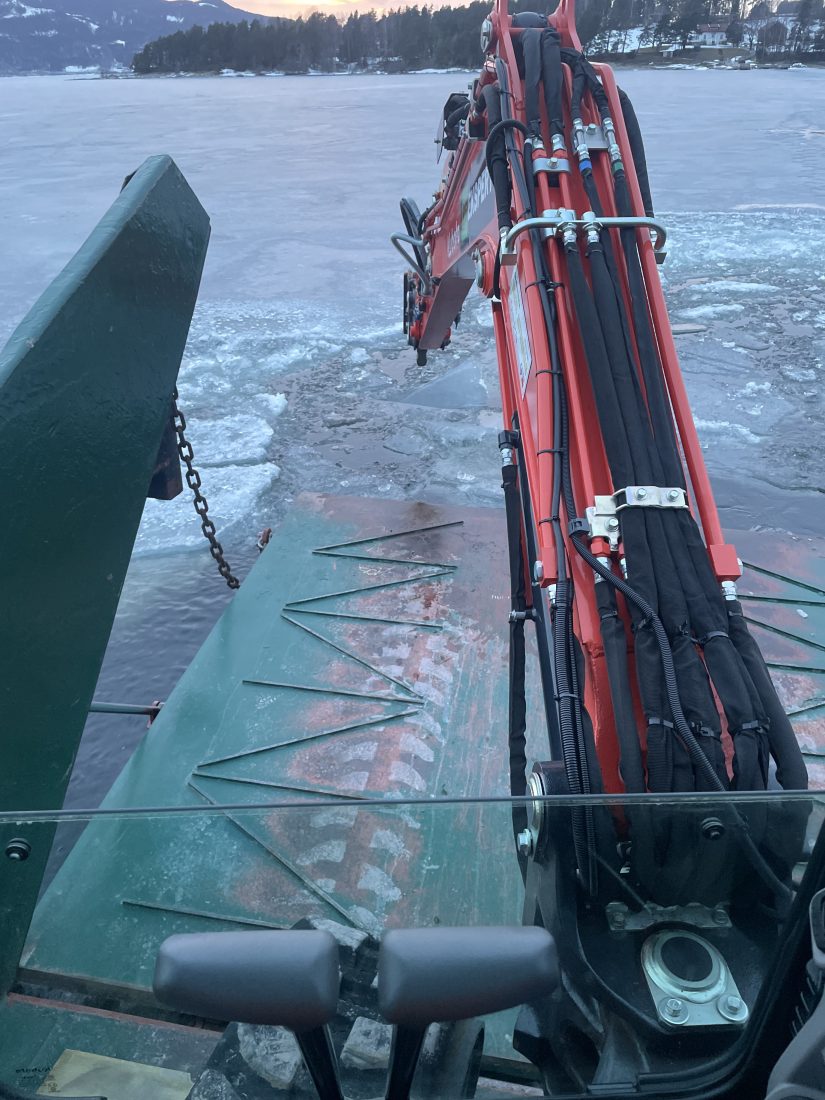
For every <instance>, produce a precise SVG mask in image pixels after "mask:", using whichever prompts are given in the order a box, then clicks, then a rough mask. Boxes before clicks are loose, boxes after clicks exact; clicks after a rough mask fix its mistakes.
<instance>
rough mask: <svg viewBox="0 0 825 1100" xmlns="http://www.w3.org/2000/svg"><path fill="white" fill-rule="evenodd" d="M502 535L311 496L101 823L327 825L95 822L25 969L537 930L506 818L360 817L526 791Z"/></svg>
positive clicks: (78, 968)
mask: <svg viewBox="0 0 825 1100" xmlns="http://www.w3.org/2000/svg"><path fill="white" fill-rule="evenodd" d="M503 539H504V528H503V523H502V519H501V516H500V514H499V513H498V512H496V511H488V510H483V509H481V510H477V511H469V510H466V511H459V510H449V511H445V510H443V509H441V508H437V507H433V506H431V505H424V504H416V503H400V502H390V501H381V502H377V501H362V500H353V499H348V498H335V497H322V496H305V497H302V498H301V499H300V500H299V501H298V502H297V503H296V505H295V506H294V507H293V509H292V510H291V513H290V515H289V517H288V518H287V520H286V521H285V523H284V525H283V526H282V527H281V529H280V530H279V531H277V532H276V534H275V535H274V536H273V538H272V540H271V542H270V543H269V545H268V546H267V548H266V550H265V551H264V553H263V555H262V557H261V560H260V561H259V563H258V564H257V566H256V568H255V569H254V570H253V571H252V573H251V574H250V576H249V578H248V579H247V581H246V582H245V583H244V585H243V587H242V588H241V590H240V593H239V595H238V597H237V598H236V600H235V601H234V602H233V604H232V606H231V607H230V608H229V609H228V611H227V612H226V613H225V615H224V617H223V618H222V620H221V621H220V622H219V624H218V625H217V627H216V628H215V630H214V631H213V633H212V635H211V636H210V638H209V639H208V641H207V642H206V643H205V645H204V647H203V649H202V650H201V652H200V654H199V655H198V657H197V658H196V660H195V661H194V662H193V664H192V665H191V666H190V668H189V669H188V671H187V672H186V674H185V675H184V677H183V679H182V680H181V682H180V684H179V685H178V687H177V688H176V690H175V692H174V693H173V695H172V696H171V698H170V699H169V701H168V702H167V704H166V705H165V706H164V708H163V710H162V711H161V713H160V715H159V716H158V718H157V720H156V721H155V723H154V724H153V726H152V728H151V730H150V731H149V732H148V734H147V736H146V738H145V740H144V742H143V744H142V745H141V746H140V748H139V749H138V751H137V753H136V754H135V756H134V758H133V759H132V761H131V762H130V764H129V765H128V766H127V768H126V769H125V771H124V773H123V774H122V775H121V777H120V779H119V780H118V782H117V783H116V784H115V786H114V788H113V789H112V792H111V793H110V795H109V796H108V798H107V800H106V803H105V805H106V806H107V807H108V808H114V807H123V806H148V805H152V806H157V805H169V806H182V805H183V806H186V805H191V806H199V807H203V806H208V805H214V804H224V805H228V804H235V805H237V804H239V803H245V804H249V803H252V804H256V803H257V804H260V803H261V802H267V801H292V802H301V803H303V804H304V805H305V806H306V807H307V808H304V809H301V810H300V811H296V812H291V813H284V812H260V811H258V812H255V813H246V812H244V811H242V810H232V811H220V812H216V813H215V815H213V816H209V817H207V818H203V817H201V818H198V819H195V818H187V819H183V820H181V819H179V818H177V819H170V818H166V819H163V818H155V819H153V820H133V821H129V822H125V821H123V820H119V821H113V820H96V821H94V822H92V823H91V824H90V825H89V826H88V828H87V829H86V832H85V834H84V836H83V837H82V838H81V840H80V842H79V843H78V845H77V847H76V848H75V850H74V851H73V853H72V854H71V856H70V857H69V859H68V860H67V862H66V864H65V865H64V867H63V868H62V870H61V872H60V873H59V874H58V876H57V878H56V879H55V881H54V883H53V885H52V887H51V888H50V890H49V891H48V893H47V894H46V895H45V898H44V900H43V902H42V903H41V906H40V907H39V910H38V912H37V915H36V918H35V921H34V925H33V930H32V935H31V938H30V941H29V945H28V949H27V951H26V954H25V956H24V959H23V964H24V966H26V967H28V968H32V969H35V970H46V971H49V972H52V973H55V972H62V973H70V974H74V975H77V976H81V977H83V978H84V979H86V980H90V981H102V982H117V983H118V984H123V983H127V984H134V985H139V986H144V987H145V986H146V985H147V984H148V983H149V979H150V975H151V969H152V965H153V958H154V951H155V948H156V946H157V945H158V944H159V943H160V941H161V940H162V939H163V938H164V937H165V936H166V935H169V934H170V933H172V932H176V931H184V930H198V929H201V930H203V929H206V928H209V927H213V928H215V927H220V926H221V925H223V926H224V927H226V928H231V927H233V926H234V927H237V926H238V925H246V924H250V923H253V922H254V923H257V922H261V923H264V924H267V925H275V926H277V925H289V924H291V923H293V922H295V921H297V920H299V919H301V918H302V917H305V916H308V915H314V916H321V917H329V918H331V919H334V920H337V921H339V922H342V923H345V924H348V925H350V926H351V927H353V928H354V929H361V930H364V931H371V932H376V931H379V930H380V928H381V927H383V926H384V925H385V924H388V923H389V924H408V925H418V924H432V923H438V922H444V923H460V922H461V921H462V920H464V921H467V922H471V923H472V922H485V920H486V922H488V923H489V922H491V921H492V922H495V921H502V920H509V921H512V922H514V923H518V922H519V920H520V910H519V907H520V891H519V889H518V888H517V887H518V872H517V868H516V862H515V859H514V858H513V854H512V833H511V828H510V820H509V810H507V808H506V807H495V808H494V809H495V810H496V811H498V812H492V813H484V814H482V813H481V812H480V811H479V810H478V809H477V808H476V807H468V808H466V809H465V808H460V807H459V808H458V809H456V808H455V807H444V806H433V807H424V808H423V809H422V810H420V811H417V812H416V813H410V812H408V811H397V810H391V809H390V808H389V807H388V808H387V810H386V811H385V810H382V809H374V808H373V809H368V808H360V809H359V805H358V804H359V801H361V800H363V799H364V798H365V797H367V796H376V795H377V796H379V797H380V796H390V797H396V798H397V797H399V796H416V797H424V798H426V797H428V796H432V795H446V794H449V795H453V796H460V797H473V796H474V795H481V794H506V793H508V786H507V784H508V770H507V749H506V741H507V732H506V720H507V691H506V670H507V650H506V644H507V630H506V616H507V612H508V610H509V600H508V598H507V581H506V577H507V568H506V557H505V554H504V546H503ZM319 795H322V796H325V797H327V798H329V797H332V798H333V799H335V800H336V802H337V804H338V806H337V807H336V808H335V809H333V810H330V809H329V808H327V809H325V810H323V811H321V812H314V811H313V810H312V802H313V798H315V799H317V797H318V796H319ZM69 927H71V928H72V929H78V930H85V929H87V928H92V927H94V928H95V932H94V934H91V933H89V934H88V935H87V934H86V933H85V931H80V932H79V934H76V935H75V934H73V935H72V936H71V937H67V936H66V929H67V928H69Z"/></svg>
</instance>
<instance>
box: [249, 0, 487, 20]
mask: <svg viewBox="0 0 825 1100" xmlns="http://www.w3.org/2000/svg"><path fill="white" fill-rule="evenodd" d="M418 2H419V3H421V4H423V3H425V2H426V3H427V4H428V6H429V7H442V6H443V5H444V4H450V5H451V6H453V7H461V6H463V5H464V4H465V3H469V0H418ZM227 3H229V4H231V5H232V6H233V7H234V8H242V9H243V10H244V11H254V12H258V13H259V14H260V15H284V16H289V17H290V18H292V19H297V18H298V16H299V15H304V16H306V15H309V14H310V12H313V11H320V12H323V13H324V14H325V15H326V14H328V15H336V16H344V17H346V16H347V15H349V14H350V12H353V11H373V10H374V11H378V12H380V11H385V10H387V9H389V8H404V7H408V6H410V5H411V4H414V3H416V0H313V2H312V3H307V0H227ZM490 6H491V7H492V3H491V5H490Z"/></svg>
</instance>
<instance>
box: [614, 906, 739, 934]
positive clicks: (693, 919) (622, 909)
mask: <svg viewBox="0 0 825 1100" xmlns="http://www.w3.org/2000/svg"><path fill="white" fill-rule="evenodd" d="M605 915H606V916H607V924H608V927H609V928H610V931H611V932H641V931H645V930H647V929H648V928H653V927H655V926H656V925H657V924H668V925H671V924H687V925H689V926H690V927H692V928H714V929H718V928H730V927H731V919H730V917H729V916H728V912H727V910H726V909H725V907H724V906H722V905H717V906H716V907H715V908H714V909H710V908H708V906H707V905H701V904H700V903H699V902H698V901H691V902H688V904H687V905H654V903H653V902H652V901H649V902H647V903H646V904H645V906H644V908H643V909H638V910H633V909H630V908H629V907H628V906H627V905H625V904H624V902H621V901H611V902H608V904H607V906H606V908H605Z"/></svg>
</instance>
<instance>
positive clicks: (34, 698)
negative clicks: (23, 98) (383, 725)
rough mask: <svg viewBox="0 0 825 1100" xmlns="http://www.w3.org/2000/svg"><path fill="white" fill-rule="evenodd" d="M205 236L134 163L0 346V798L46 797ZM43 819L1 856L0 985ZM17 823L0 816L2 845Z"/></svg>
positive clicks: (32, 805) (120, 556)
mask: <svg viewBox="0 0 825 1100" xmlns="http://www.w3.org/2000/svg"><path fill="white" fill-rule="evenodd" d="M208 241H209V219H208V218H207V216H206V213H205V212H204V210H203V208H202V207H201V205H200V203H199V202H198V200H197V198H196V197H195V195H194V194H193V192H192V191H191V189H190V188H189V186H188V184H187V183H186V180H185V179H184V178H183V176H182V175H181V174H180V172H179V171H178V169H177V167H176V166H175V164H174V163H173V161H172V160H170V158H169V157H153V158H151V159H150V160H148V161H146V163H145V164H144V165H143V166H142V167H141V168H140V169H139V170H138V171H137V172H136V173H135V174H134V176H133V177H132V178H131V181H130V182H129V183H128V184H127V185H126V186H125V187H124V189H123V190H122V191H121V193H120V195H119V196H118V198H117V199H116V200H115V202H114V204H113V205H112V207H111V209H110V210H109V212H108V213H107V214H106V215H105V217H104V218H103V219H102V221H101V222H100V224H99V225H98V226H97V227H96V228H95V230H94V231H93V232H92V234H91V236H90V237H89V239H88V240H87V241H86V243H85V244H84V245H83V247H82V248H81V249H80V251H79V252H78V253H77V255H76V256H74V258H73V259H72V260H71V261H70V262H69V263H68V264H67V266H66V268H65V269H64V271H63V272H62V273H61V274H60V275H59V276H58V278H57V279H56V280H55V281H54V283H53V284H52V285H51V286H50V287H49V289H48V290H47V291H46V293H45V294H43V296H42V297H41V298H40V300H39V301H38V302H37V303H36V304H35V306H34V307H33V308H32V310H31V311H30V312H29V314H28V315H27V316H26V317H25V319H24V320H23V321H22V322H21V324H20V325H19V327H18V328H17V330H16V331H15V333H14V334H13V335H12V337H11V339H10V340H9V342H8V344H7V346H6V347H5V349H4V350H3V351H2V352H0V469H2V471H3V515H4V518H5V519H6V520H8V521H7V522H4V523H3V524H2V525H0V575H2V578H3V583H2V596H0V708H1V711H0V713H2V719H1V720H0V747H2V753H3V767H2V769H0V807H2V808H3V810H16V809H41V810H50V809H54V810H57V809H59V808H60V807H61V805H62V803H63V797H64V794H65V791H66V786H67V784H68V781H69V776H70V774H71V771H72V765H73V763H74V758H75V754H76V752H77V747H78V744H79V743H80V738H81V735H82V733H83V727H84V724H85V722H86V716H87V714H88V711H89V705H90V703H91V701H92V693H93V691H94V688H95V684H96V682H97V678H98V674H99V672H100V666H101V663H102V661H103V655H104V652H105V650H106V645H107V643H108V640H109V633H110V631H111V628H112V622H113V620H114V616H115V611H116V609H117V603H118V599H119V597H120V591H121V588H122V585H123V580H124V577H125V575H126V569H127V566H128V564H129V558H130V555H131V553H132V546H133V544H134V540H135V536H136V534H137V530H138V525H139V523H140V517H141V514H142V511H143V506H144V503H145V499H146V492H147V488H148V487H149V482H150V479H151V477H152V473H153V470H154V467H155V462H156V458H157V456H158V447H159V443H160V440H161V436H162V434H163V431H164V426H165V425H166V424H167V423H168V420H169V415H170V409H171V397H172V392H173V390H174V387H175V380H176V378H177V373H178V368H179V366H180V360H181V355H182V354H183V349H184V345H185V343H186V337H187V334H188V332H189V323H190V321H191V318H192V311H193V309H194V306H195V300H196V298H197V293H198V286H199V283H200V277H201V270H202V268H203V262H204V258H205V255H206V248H207V244H208ZM52 835H53V830H52V828H51V827H50V826H48V825H41V826H40V827H38V829H30V830H29V833H28V838H29V840H30V843H31V848H32V851H31V855H30V857H29V858H28V859H27V860H26V861H25V862H20V863H16V864H15V863H12V862H11V861H8V860H5V859H4V860H2V862H0V927H2V928H3V931H4V943H3V954H2V956H0V993H2V992H3V991H5V989H7V988H8V984H9V982H10V980H11V978H12V977H13V974H14V966H15V963H16V961H17V956H18V954H19V951H20V948H21V946H22V943H23V939H24V937H25V934H26V929H27V927H28V924H29V920H30V918H31V912H32V909H33V907H34V904H35V900H36V898H37V894H38V891H39V889H40V882H41V878H42V874H43V870H44V867H45V863H46V859H47V857H48V854H49V848H50V845H51V839H52ZM12 836H13V833H10V832H9V829H8V828H6V827H0V848H5V846H6V844H7V843H8V841H9V840H10V839H11V837H12Z"/></svg>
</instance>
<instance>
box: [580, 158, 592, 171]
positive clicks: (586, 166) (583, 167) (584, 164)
mask: <svg viewBox="0 0 825 1100" xmlns="http://www.w3.org/2000/svg"><path fill="white" fill-rule="evenodd" d="M592 169H593V162H592V161H590V160H580V161H579V171H580V172H588V171H592Z"/></svg>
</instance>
